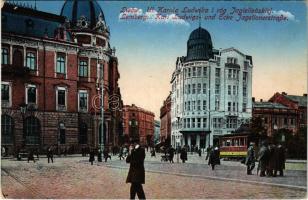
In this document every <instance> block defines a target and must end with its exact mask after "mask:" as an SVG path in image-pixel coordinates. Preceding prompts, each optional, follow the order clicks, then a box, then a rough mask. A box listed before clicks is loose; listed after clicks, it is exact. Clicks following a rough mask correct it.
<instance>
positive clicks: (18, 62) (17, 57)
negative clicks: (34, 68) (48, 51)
mask: <svg viewBox="0 0 308 200" xmlns="http://www.w3.org/2000/svg"><path fill="white" fill-rule="evenodd" d="M23 59H24V58H23V54H22V52H21V50H19V49H15V51H14V54H13V66H15V67H23V66H24V62H23Z"/></svg>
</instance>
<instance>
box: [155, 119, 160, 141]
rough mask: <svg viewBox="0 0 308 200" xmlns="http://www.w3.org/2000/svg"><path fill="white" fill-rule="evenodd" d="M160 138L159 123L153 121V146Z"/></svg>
mask: <svg viewBox="0 0 308 200" xmlns="http://www.w3.org/2000/svg"><path fill="white" fill-rule="evenodd" d="M159 138H160V121H157V120H155V121H154V145H155V144H157V143H158V142H159Z"/></svg>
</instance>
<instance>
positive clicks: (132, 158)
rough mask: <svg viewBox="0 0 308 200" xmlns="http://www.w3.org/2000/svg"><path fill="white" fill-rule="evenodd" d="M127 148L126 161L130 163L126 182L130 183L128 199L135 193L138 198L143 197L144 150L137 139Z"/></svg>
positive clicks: (133, 197)
mask: <svg viewBox="0 0 308 200" xmlns="http://www.w3.org/2000/svg"><path fill="white" fill-rule="evenodd" d="M132 142H133V144H132V145H131V146H130V148H129V153H128V156H127V157H126V162H127V163H130V166H129V171H128V174H127V179H126V183H131V187H130V199H135V196H136V194H137V195H138V198H139V199H145V194H144V191H143V187H142V184H144V183H145V172H144V159H145V150H144V149H143V148H142V147H141V146H140V145H139V144H138V143H139V141H138V140H133V141H132Z"/></svg>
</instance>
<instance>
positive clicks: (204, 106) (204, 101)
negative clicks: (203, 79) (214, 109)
mask: <svg viewBox="0 0 308 200" xmlns="http://www.w3.org/2000/svg"><path fill="white" fill-rule="evenodd" d="M203 110H206V100H203Z"/></svg>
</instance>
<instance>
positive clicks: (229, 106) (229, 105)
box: [228, 102, 231, 111]
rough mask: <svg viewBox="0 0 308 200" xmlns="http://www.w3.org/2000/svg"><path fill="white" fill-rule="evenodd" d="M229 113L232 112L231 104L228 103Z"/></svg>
mask: <svg viewBox="0 0 308 200" xmlns="http://www.w3.org/2000/svg"><path fill="white" fill-rule="evenodd" d="M228 111H231V102H228Z"/></svg>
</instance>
